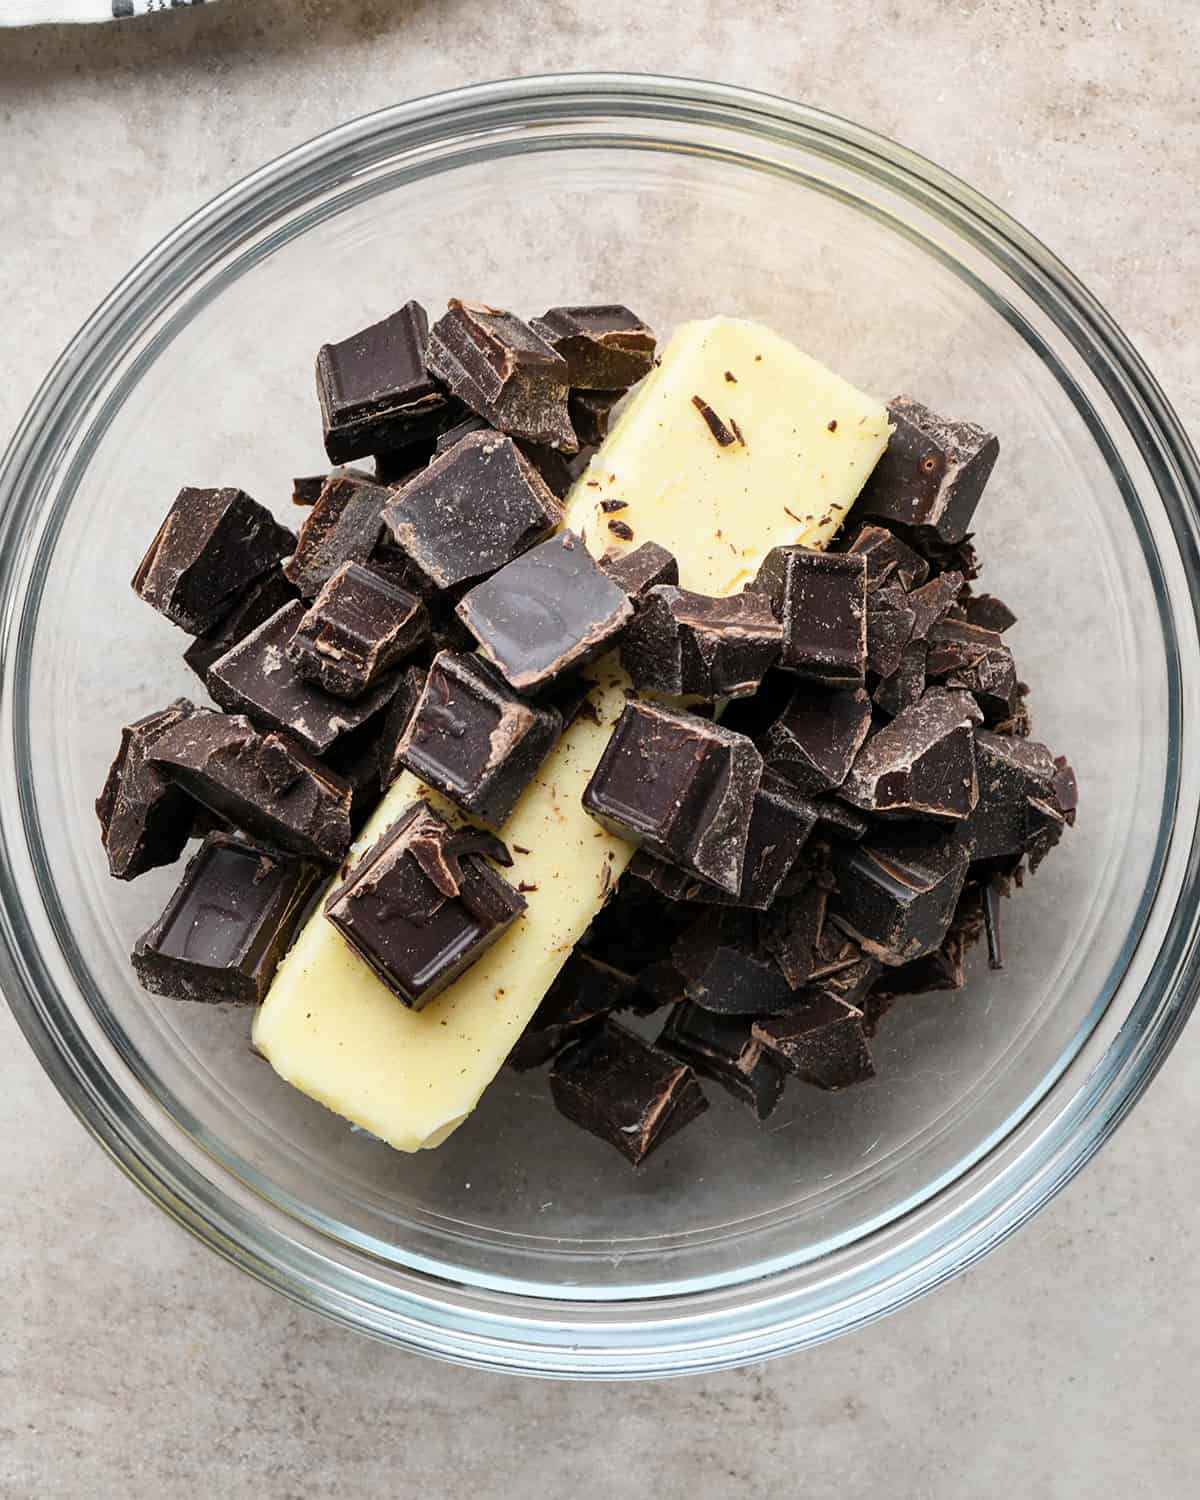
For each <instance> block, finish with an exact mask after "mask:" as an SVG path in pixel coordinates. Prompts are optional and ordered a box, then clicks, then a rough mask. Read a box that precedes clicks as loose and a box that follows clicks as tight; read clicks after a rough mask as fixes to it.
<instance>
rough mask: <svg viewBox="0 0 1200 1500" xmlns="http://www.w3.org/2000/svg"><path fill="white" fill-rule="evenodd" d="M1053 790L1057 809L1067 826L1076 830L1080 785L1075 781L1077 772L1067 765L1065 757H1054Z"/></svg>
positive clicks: (1053, 799)
mask: <svg viewBox="0 0 1200 1500" xmlns="http://www.w3.org/2000/svg"><path fill="white" fill-rule="evenodd" d="M1051 790H1052V793H1053V796H1052V798H1051V800H1052V801H1053V803H1054V805H1055V807H1057V808H1058V810H1059V812H1060V813H1062V815H1063V818H1064V819H1065V821H1066V823H1067V826H1068V827H1069V828H1074V826H1075V813H1076V810H1077V809H1078V807H1079V783H1078V782H1077V781H1076V780H1075V772H1074V771H1073V770H1072V769H1071V767H1070V765H1068V763H1067V758H1066V756H1065V755H1056V756H1055V757H1054V778H1053V781H1052V782H1051Z"/></svg>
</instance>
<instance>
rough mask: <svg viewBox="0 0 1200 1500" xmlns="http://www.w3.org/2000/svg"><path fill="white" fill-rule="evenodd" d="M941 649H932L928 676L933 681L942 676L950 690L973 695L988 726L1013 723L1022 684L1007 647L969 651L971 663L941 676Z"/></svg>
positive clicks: (954, 668)
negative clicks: (938, 658) (959, 689)
mask: <svg viewBox="0 0 1200 1500" xmlns="http://www.w3.org/2000/svg"><path fill="white" fill-rule="evenodd" d="M941 649H942V647H941V646H940V645H933V646H931V647H930V649H929V657H928V663H927V666H928V672H929V676H930V678H937V677H939V676H941V680H942V681H943V682H944V683H945V685H946V686H947V687H948V688H962V689H965V690H966V691H967V692H969V693H971V694H972V696H973V697H974V699H975V702H976V703H978V705H979V707H980V708H981V709H982V711H983V717H984V720H985V721H986V722H987V723H988V724H1000V723H1003V722H1004V721H1005V720H1009V719H1011V718H1012V717H1013V716H1014V715H1015V714H1016V713H1017V712H1018V711H1019V710H1020V707H1021V692H1020V684H1019V683H1018V681H1017V668H1016V664H1015V663H1014V661H1013V657H1012V652H1011V651H1010V650H1009V649H1008V647H1007V646H1000V647H997V648H996V649H995V650H992V651H980V650H978V649H977V648H967V657H968V659H967V660H966V661H964V662H962V664H961V665H957V666H955V667H953V668H952V669H951V670H950V671H949V672H946V673H945V674H944V675H942V674H941V673H940V672H939V663H938V661H937V659H936V657H937V654H938V653H939V652H940V651H941Z"/></svg>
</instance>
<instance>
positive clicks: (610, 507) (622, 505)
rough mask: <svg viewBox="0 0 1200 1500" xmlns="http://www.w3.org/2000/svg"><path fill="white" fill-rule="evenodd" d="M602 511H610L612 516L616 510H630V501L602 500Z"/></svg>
mask: <svg viewBox="0 0 1200 1500" xmlns="http://www.w3.org/2000/svg"><path fill="white" fill-rule="evenodd" d="M600 509H601V510H603V511H608V512H609V513H610V514H611V513H612V512H613V511H614V510H628V509H629V501H628V500H601V502H600Z"/></svg>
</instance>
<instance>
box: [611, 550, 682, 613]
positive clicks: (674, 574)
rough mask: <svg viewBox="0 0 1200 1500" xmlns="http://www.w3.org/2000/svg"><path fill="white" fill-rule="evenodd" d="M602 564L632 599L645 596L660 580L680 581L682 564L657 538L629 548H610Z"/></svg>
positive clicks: (665, 581) (664, 581)
mask: <svg viewBox="0 0 1200 1500" xmlns="http://www.w3.org/2000/svg"><path fill="white" fill-rule="evenodd" d="M600 566H601V567H602V568H603V569H604V571H605V572H606V573H607V574H608V576H609V577H610V578H611V579H612V581H613V582H614V583H619V584H620V585H621V587H622V588H623V589H624V590H625V592H626V593H627V594H628V595H629V597H630V598H631V599H635V600H637V599H641V598H642V597H643V595H644V594H645V593H646V591H647V590H648V589H652V588H654V587H656V586H657V585H658V584H664V583H672V584H677V583H678V582H679V564H678V563H677V562H676V561H675V558H674V557H673V556H672V555H671V553H670V552H668V551H667V549H666V548H665V547H660V546H659V545H658V543H657V542H643V543H642V544H641V546H640V547H634V548H633V549H632V550H631V551H629V552H617V551H616V550H615V549H614V550H613V551H611V552H606V553H605V554H604V556H603V558H601V560H600Z"/></svg>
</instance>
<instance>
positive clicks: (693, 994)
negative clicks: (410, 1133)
mask: <svg viewBox="0 0 1200 1500" xmlns="http://www.w3.org/2000/svg"><path fill="white" fill-rule="evenodd" d="M671 957H672V960H673V962H674V964H675V967H676V969H678V970H679V972H680V973H681V974H682V975H683V978H684V993H685V994H686V995H687V998H688V999H689V1000H690V1001H691V1002H692V1004H693V1005H698V1006H700V1008H701V1009H702V1010H707V1011H712V1012H713V1013H714V1014H716V1015H720V1016H772V1015H778V1014H780V1013H781V1012H783V1011H786V1010H789V1009H791V1007H792V1006H793V1005H794V1004H795V1003H796V999H797V992H796V991H794V990H793V989H792V987H791V985H790V984H788V982H787V980H786V979H785V978H784V976H783V973H782V972H781V970H780V969H779V968H778V967H777V966H776V964H774V963H773V962H772V961H771V959H770V957H769V956H768V955H767V953H766V952H765V951H764V950H763V949H762V948H761V947H760V945H759V942H758V928H757V923H756V922H755V921H754V918H753V914H752V913H750V912H743V911H734V910H729V911H723V912H720V913H713V914H711V915H709V914H707V913H705V914H704V915H703V916H701V917H698V918H697V919H696V921H695V923H694V924H693V925H692V926H691V927H689V928H688V929H687V931H686V932H684V933H683V934H682V935H681V936H680V937H678V938H676V940H675V942H674V943H673V944H672V946H671Z"/></svg>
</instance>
